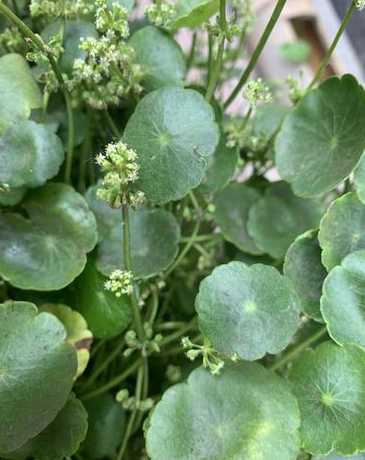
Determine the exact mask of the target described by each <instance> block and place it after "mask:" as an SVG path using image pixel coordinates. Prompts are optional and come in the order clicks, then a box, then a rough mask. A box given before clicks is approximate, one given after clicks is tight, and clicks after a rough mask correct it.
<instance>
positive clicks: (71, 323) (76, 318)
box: [40, 304, 93, 377]
mask: <svg viewBox="0 0 365 460" xmlns="http://www.w3.org/2000/svg"><path fill="white" fill-rule="evenodd" d="M40 311H45V312H48V313H52V315H54V316H56V317H57V318H58V319H59V320H60V321H61V323H62V324H63V325H64V327H65V329H66V334H67V342H68V343H70V344H71V345H72V346H73V347H74V348H75V350H76V353H77V362H78V366H77V373H76V377H79V376H80V375H81V374H82V373H83V372H84V371H85V369H86V367H87V364H88V362H89V359H90V353H89V350H90V346H91V344H92V341H93V335H92V333H91V332H90V331H89V329H88V325H87V322H86V321H85V319H84V318H83V316H82V315H81V314H80V313H79V312H77V311H74V310H72V309H71V308H70V307H68V306H67V305H62V304H46V305H42V306H41V307H40Z"/></svg>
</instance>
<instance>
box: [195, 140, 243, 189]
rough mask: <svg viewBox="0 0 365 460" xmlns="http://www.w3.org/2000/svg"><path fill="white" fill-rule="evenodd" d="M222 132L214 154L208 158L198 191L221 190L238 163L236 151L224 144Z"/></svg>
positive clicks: (230, 177)
mask: <svg viewBox="0 0 365 460" xmlns="http://www.w3.org/2000/svg"><path fill="white" fill-rule="evenodd" d="M226 142H227V139H226V136H225V135H224V134H223V133H222V134H221V137H220V141H219V144H218V147H217V148H216V150H215V152H214V155H213V156H212V157H210V158H209V160H208V169H207V170H206V173H205V176H204V177H203V180H202V182H201V184H200V186H199V189H198V190H199V192H201V193H205V194H209V193H216V192H218V191H219V190H222V189H223V188H224V187H225V186H226V185H227V184H228V182H229V181H230V180H231V179H232V177H233V174H234V172H235V170H236V167H237V163H238V151H237V149H236V148H229V147H227V145H226Z"/></svg>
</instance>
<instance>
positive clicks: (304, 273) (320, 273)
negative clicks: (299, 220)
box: [284, 230, 327, 321]
mask: <svg viewBox="0 0 365 460" xmlns="http://www.w3.org/2000/svg"><path fill="white" fill-rule="evenodd" d="M317 234H318V232H317V231H316V230H310V231H308V232H306V233H304V234H303V235H300V236H298V238H297V239H296V240H295V241H294V243H293V244H292V245H291V246H290V248H289V249H288V252H287V253H286V256H285V262H284V274H285V276H287V277H288V278H289V279H290V280H291V281H292V283H293V286H294V288H295V290H296V291H297V294H298V297H299V304H300V308H301V310H302V311H303V312H304V313H306V314H307V315H308V316H309V317H310V318H313V319H315V320H316V321H322V315H321V312H320V299H321V294H322V285H323V282H324V280H325V278H326V276H327V271H326V269H325V268H324V267H323V265H322V261H321V248H320V246H319V242H318V238H317Z"/></svg>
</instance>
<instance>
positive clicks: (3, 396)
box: [0, 302, 77, 453]
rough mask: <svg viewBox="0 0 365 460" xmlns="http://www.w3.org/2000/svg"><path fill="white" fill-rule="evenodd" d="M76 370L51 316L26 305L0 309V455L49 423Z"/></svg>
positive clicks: (10, 304) (71, 352) (59, 326)
mask: <svg viewBox="0 0 365 460" xmlns="http://www.w3.org/2000/svg"><path fill="white" fill-rule="evenodd" d="M76 370H77V358H76V353H75V350H74V348H73V347H72V346H71V345H70V344H67V343H66V331H65V329H64V327H63V325H62V324H61V323H60V321H59V320H58V319H57V318H56V317H55V316H53V315H50V314H49V313H40V314H38V312H37V308H36V306H35V305H33V304H30V303H26V302H7V303H5V304H2V305H0V407H1V411H0V426H1V430H0V452H2V453H6V452H11V451H14V450H15V449H18V448H19V447H21V446H22V445H23V444H24V443H26V442H27V441H28V440H29V439H31V438H34V436H36V435H38V434H39V433H40V432H41V431H43V430H44V429H45V428H46V427H47V425H49V424H50V423H51V422H52V421H53V420H54V418H55V417H56V415H57V414H58V412H59V411H60V410H61V409H62V407H63V406H64V404H65V403H66V401H67V398H68V396H69V393H70V391H71V388H72V384H73V379H74V376H75V374H76Z"/></svg>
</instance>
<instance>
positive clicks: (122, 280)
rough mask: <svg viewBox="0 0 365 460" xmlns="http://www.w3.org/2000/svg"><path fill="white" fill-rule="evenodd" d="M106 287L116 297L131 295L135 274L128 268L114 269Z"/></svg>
mask: <svg viewBox="0 0 365 460" xmlns="http://www.w3.org/2000/svg"><path fill="white" fill-rule="evenodd" d="M104 287H105V289H106V290H107V291H110V292H112V293H113V294H115V296H116V297H121V296H122V295H131V294H132V292H133V274H132V272H130V271H128V270H114V271H113V273H112V274H111V275H110V277H109V279H108V280H107V281H105V283H104Z"/></svg>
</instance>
